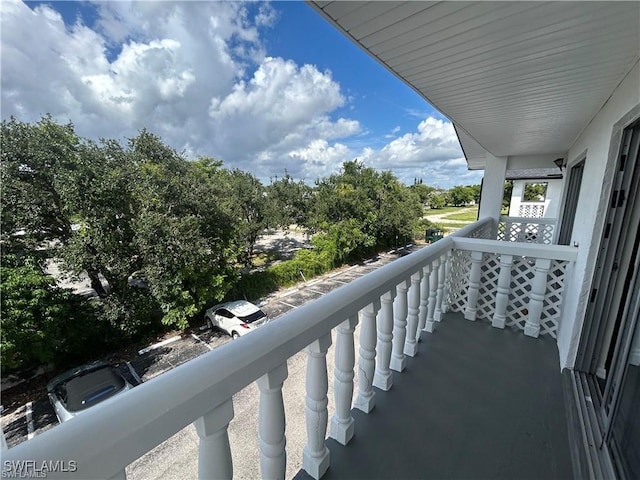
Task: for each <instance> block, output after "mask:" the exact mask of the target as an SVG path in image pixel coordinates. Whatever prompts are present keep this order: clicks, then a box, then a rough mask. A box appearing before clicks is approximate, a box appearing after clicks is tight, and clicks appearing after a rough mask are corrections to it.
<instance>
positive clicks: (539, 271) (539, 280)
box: [524, 258, 551, 338]
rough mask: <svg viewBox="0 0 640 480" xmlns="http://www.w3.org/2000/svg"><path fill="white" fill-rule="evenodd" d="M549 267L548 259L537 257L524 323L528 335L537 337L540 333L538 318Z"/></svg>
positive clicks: (525, 332) (549, 261)
mask: <svg viewBox="0 0 640 480" xmlns="http://www.w3.org/2000/svg"><path fill="white" fill-rule="evenodd" d="M550 268H551V260H550V259H548V258H538V259H537V260H536V267H535V272H536V273H535V276H534V277H533V283H532V285H531V294H530V299H529V314H528V315H527V321H526V323H525V325H524V334H525V335H527V336H529V337H534V338H537V337H538V335H539V334H540V318H541V316H542V307H543V306H544V294H545V292H546V291H547V274H548V273H549V269H550Z"/></svg>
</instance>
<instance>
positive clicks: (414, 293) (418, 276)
mask: <svg viewBox="0 0 640 480" xmlns="http://www.w3.org/2000/svg"><path fill="white" fill-rule="evenodd" d="M420 280H422V269H420V270H418V271H417V272H416V273H414V274H413V275H411V288H409V308H408V313H407V338H406V340H405V342H404V354H405V355H409V356H410V357H415V356H416V353H417V352H418V342H417V341H416V332H417V331H418V312H419V308H420Z"/></svg>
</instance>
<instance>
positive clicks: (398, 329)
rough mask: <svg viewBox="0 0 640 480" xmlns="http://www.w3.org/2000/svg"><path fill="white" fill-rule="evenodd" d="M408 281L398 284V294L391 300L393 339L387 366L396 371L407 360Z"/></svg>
mask: <svg viewBox="0 0 640 480" xmlns="http://www.w3.org/2000/svg"><path fill="white" fill-rule="evenodd" d="M410 283H411V281H410V280H405V281H404V282H401V283H399V284H398V286H397V287H396V288H397V290H398V296H397V297H396V300H395V301H394V302H393V340H392V348H391V362H390V364H389V368H391V370H395V371H396V372H401V371H403V370H404V367H405V364H406V362H407V359H406V357H405V356H404V342H405V339H406V337H407V289H408V288H409V285H410Z"/></svg>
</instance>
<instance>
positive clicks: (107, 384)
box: [47, 361, 132, 423]
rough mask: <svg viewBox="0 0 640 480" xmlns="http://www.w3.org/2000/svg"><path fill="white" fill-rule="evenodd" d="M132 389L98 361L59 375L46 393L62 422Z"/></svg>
mask: <svg viewBox="0 0 640 480" xmlns="http://www.w3.org/2000/svg"><path fill="white" fill-rule="evenodd" d="M131 388H132V387H131V384H130V383H129V382H127V381H126V380H125V378H124V377H123V376H122V375H120V373H118V371H117V370H116V369H115V367H113V365H110V364H108V363H106V362H102V361H97V362H93V363H88V364H86V365H82V366H80V367H76V368H73V369H71V370H68V371H66V372H64V373H63V374H61V375H58V376H57V377H55V378H54V379H53V380H51V381H50V382H49V383H48V384H47V393H48V395H49V401H50V402H51V405H52V406H53V409H54V410H55V412H56V416H57V417H58V421H59V422H60V423H62V422H66V421H67V420H70V419H72V418H73V417H75V416H76V415H79V414H81V413H84V412H85V411H86V410H87V409H89V408H90V407H93V406H94V405H97V404H99V403H102V402H104V401H105V400H109V399H111V398H112V397H115V396H118V395H120V394H122V393H123V392H126V391H127V390H130V389H131Z"/></svg>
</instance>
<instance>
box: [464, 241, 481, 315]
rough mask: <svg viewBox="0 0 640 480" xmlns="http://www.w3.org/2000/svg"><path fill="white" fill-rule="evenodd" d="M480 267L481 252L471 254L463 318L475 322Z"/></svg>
mask: <svg viewBox="0 0 640 480" xmlns="http://www.w3.org/2000/svg"><path fill="white" fill-rule="evenodd" d="M481 265H482V252H475V251H474V252H471V272H470V273H469V290H468V291H467V306H466V308H465V310H464V318H466V319H467V320H471V321H475V319H476V311H477V308H476V307H477V305H478V292H479V291H480V274H481V273H482V271H481Z"/></svg>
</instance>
